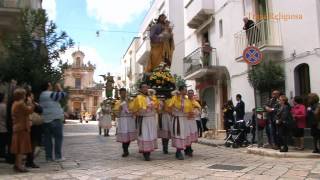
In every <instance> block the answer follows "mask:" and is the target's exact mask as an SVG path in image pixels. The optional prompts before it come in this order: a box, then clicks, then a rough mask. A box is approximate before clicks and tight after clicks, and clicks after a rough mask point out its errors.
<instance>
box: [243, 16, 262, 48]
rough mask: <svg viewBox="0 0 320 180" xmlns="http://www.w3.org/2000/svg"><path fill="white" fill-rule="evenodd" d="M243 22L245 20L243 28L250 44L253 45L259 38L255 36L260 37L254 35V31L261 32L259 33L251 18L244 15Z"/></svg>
mask: <svg viewBox="0 0 320 180" xmlns="http://www.w3.org/2000/svg"><path fill="white" fill-rule="evenodd" d="M243 22H244V26H243V30H245V31H246V35H247V38H248V44H249V45H253V44H254V43H256V42H257V41H258V39H255V38H258V36H257V35H254V33H257V34H259V33H258V32H259V31H258V29H257V28H254V27H255V23H254V22H253V21H252V20H251V19H249V18H247V17H244V18H243Z"/></svg>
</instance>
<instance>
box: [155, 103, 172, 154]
mask: <svg viewBox="0 0 320 180" xmlns="http://www.w3.org/2000/svg"><path fill="white" fill-rule="evenodd" d="M169 103H170V99H166V100H165V99H163V100H162V101H161V102H160V108H159V113H158V137H159V138H161V140H162V150H163V153H164V154H168V153H169V152H168V144H169V139H170V138H171V131H170V128H171V127H172V116H171V115H170V113H171V111H170V108H169V107H168V105H169Z"/></svg>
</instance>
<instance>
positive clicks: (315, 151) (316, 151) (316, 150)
mask: <svg viewBox="0 0 320 180" xmlns="http://www.w3.org/2000/svg"><path fill="white" fill-rule="evenodd" d="M312 153H320V151H319V149H314V150H313V151H312Z"/></svg>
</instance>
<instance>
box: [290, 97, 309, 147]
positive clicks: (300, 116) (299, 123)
mask: <svg viewBox="0 0 320 180" xmlns="http://www.w3.org/2000/svg"><path fill="white" fill-rule="evenodd" d="M302 103H303V99H302V97H300V96H296V97H294V99H293V105H294V106H293V107H292V109H291V114H292V117H293V119H294V121H295V124H296V127H295V129H294V137H295V139H296V149H297V150H303V149H304V138H303V137H304V128H305V127H306V116H307V114H306V107H305V106H304V105H303V104H302Z"/></svg>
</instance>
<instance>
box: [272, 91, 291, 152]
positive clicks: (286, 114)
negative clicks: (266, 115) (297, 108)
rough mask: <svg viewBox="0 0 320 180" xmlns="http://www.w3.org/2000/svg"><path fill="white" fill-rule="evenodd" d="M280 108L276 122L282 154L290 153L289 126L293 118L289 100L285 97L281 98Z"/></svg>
mask: <svg viewBox="0 0 320 180" xmlns="http://www.w3.org/2000/svg"><path fill="white" fill-rule="evenodd" d="M280 106H281V107H280V109H279V111H278V113H277V120H276V124H277V129H278V139H279V145H280V147H281V148H280V152H288V135H289V125H290V123H291V120H292V118H291V112H290V111H291V108H290V105H289V103H288V98H287V97H286V96H285V95H282V96H280Z"/></svg>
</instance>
